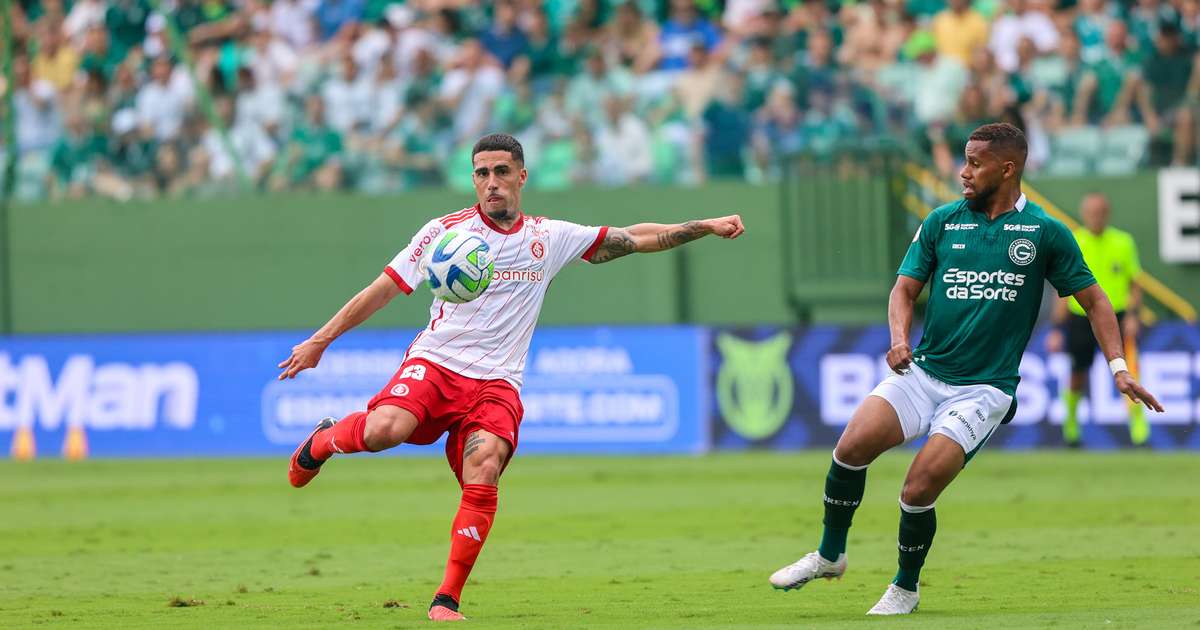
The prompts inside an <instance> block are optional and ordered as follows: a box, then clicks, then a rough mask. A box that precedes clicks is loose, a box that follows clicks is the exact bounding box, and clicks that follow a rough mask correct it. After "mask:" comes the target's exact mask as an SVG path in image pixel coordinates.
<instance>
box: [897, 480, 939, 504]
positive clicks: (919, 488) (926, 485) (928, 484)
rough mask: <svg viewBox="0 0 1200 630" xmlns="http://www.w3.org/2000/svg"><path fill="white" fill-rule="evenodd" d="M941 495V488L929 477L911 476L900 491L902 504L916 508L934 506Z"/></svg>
mask: <svg viewBox="0 0 1200 630" xmlns="http://www.w3.org/2000/svg"><path fill="white" fill-rule="evenodd" d="M939 494H941V488H940V487H938V484H936V483H934V481H933V479H932V478H930V477H929V476H928V475H919V474H918V475H910V476H909V478H908V479H905V480H904V488H903V489H902V490H901V491H900V502H901V503H904V504H905V505H911V506H914V507H924V506H927V505H933V502H934V501H937V498H938V495H939Z"/></svg>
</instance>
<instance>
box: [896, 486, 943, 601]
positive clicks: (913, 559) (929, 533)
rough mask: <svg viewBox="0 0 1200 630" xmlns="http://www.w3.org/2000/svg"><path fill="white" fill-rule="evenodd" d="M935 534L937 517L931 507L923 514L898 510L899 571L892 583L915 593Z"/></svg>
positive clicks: (902, 509)
mask: <svg viewBox="0 0 1200 630" xmlns="http://www.w3.org/2000/svg"><path fill="white" fill-rule="evenodd" d="M935 532H937V516H936V515H935V514H934V510H933V507H930V508H929V509H928V510H925V511H924V512H909V511H908V510H905V509H904V506H902V507H901V508H900V537H899V540H898V544H897V547H899V548H900V570H899V571H898V572H897V573H896V578H895V579H894V580H892V583H893V584H895V585H896V586H899V587H900V588H903V589H906V590H910V591H915V590H917V582H918V580H920V578H921V567H922V566H923V565H924V564H925V556H926V555H928V554H929V548H930V547H931V546H933V534H934V533H935Z"/></svg>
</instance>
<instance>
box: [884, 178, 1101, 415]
mask: <svg viewBox="0 0 1200 630" xmlns="http://www.w3.org/2000/svg"><path fill="white" fill-rule="evenodd" d="M899 273H900V274H901V275H905V276H909V277H911V278H915V279H917V280H920V281H922V282H928V283H929V303H928V305H927V306H926V307H925V331H924V333H923V334H922V335H921V343H920V344H919V345H918V346H917V349H916V350H914V351H913V358H914V360H915V362H916V364H917V365H919V366H920V367H921V369H922V370H925V371H926V372H928V373H929V375H930V376H933V377H934V378H936V379H938V380H940V381H942V382H945V383H949V384H951V385H978V384H984V385H991V386H993V387H996V388H997V389H999V390H1001V391H1003V392H1004V393H1006V394H1008V395H1010V396H1015V395H1016V391H1017V383H1018V382H1019V381H1020V376H1019V375H1018V368H1019V367H1020V365H1021V355H1022V353H1023V352H1024V351H1025V346H1026V345H1027V344H1028V343H1029V336H1030V335H1031V334H1032V333H1033V325H1034V322H1036V321H1037V316H1038V309H1039V308H1040V307H1041V304H1042V286H1043V280H1049V281H1050V284H1052V285H1054V288H1055V289H1057V290H1058V294H1059V295H1060V296H1067V295H1071V294H1074V293H1076V292H1078V291H1081V290H1083V289H1086V288H1088V287H1090V286H1091V285H1093V284H1096V279H1095V278H1093V277H1092V272H1091V271H1090V270H1089V269H1088V267H1087V264H1086V263H1084V261H1083V255H1082V254H1081V253H1080V252H1079V245H1078V244H1077V243H1076V242H1075V237H1074V236H1073V235H1072V234H1071V232H1070V230H1068V229H1067V227H1066V226H1065V225H1063V224H1062V223H1060V222H1058V221H1056V220H1054V219H1052V218H1051V217H1049V216H1047V215H1046V212H1045V211H1044V210H1042V209H1041V208H1040V207H1038V206H1037V205H1036V204H1033V203H1029V202H1028V201H1027V200H1026V199H1025V195H1021V198H1020V199H1019V200H1018V201H1017V205H1016V208H1015V209H1014V210H1013V211H1011V212H1006V213H1004V214H1002V215H1000V216H998V217H996V219H995V220H993V221H989V220H988V218H987V215H985V214H983V213H980V212H975V211H974V210H971V209H970V207H968V205H967V202H966V201H965V200H963V201H956V202H954V203H950V204H947V205H944V206H942V207H940V208H937V209H936V210H934V211H933V212H931V213H930V214H929V216H928V217H926V218H925V221H924V222H922V223H921V227H920V228H919V229H918V230H917V235H916V236H915V237H913V242H912V245H910V246H909V248H908V254H907V255H906V256H905V257H904V262H903V263H901V265H900V272H899Z"/></svg>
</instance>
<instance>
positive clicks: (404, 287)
mask: <svg viewBox="0 0 1200 630" xmlns="http://www.w3.org/2000/svg"><path fill="white" fill-rule="evenodd" d="M383 273H386V274H387V275H388V277H389V278H391V279H392V282H395V283H396V286H398V287H400V290H401V291H403V292H404V295H412V287H410V286H408V283H407V282H405V281H404V278H401V277H400V274H398V273H396V270H395V269H392V268H391V267H384V268H383Z"/></svg>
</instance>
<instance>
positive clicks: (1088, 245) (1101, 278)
mask: <svg viewBox="0 0 1200 630" xmlns="http://www.w3.org/2000/svg"><path fill="white" fill-rule="evenodd" d="M1079 212H1080V215H1081V217H1082V219H1083V226H1082V227H1080V228H1077V229H1076V230H1075V240H1076V241H1078V242H1079V249H1080V250H1081V251H1082V252H1083V259H1084V261H1085V262H1086V263H1087V266H1088V268H1090V269H1091V270H1092V274H1093V275H1095V276H1096V281H1097V282H1098V283H1099V284H1100V288H1101V289H1104V292H1105V293H1106V294H1107V295H1108V299H1109V300H1110V301H1111V302H1112V305H1113V310H1114V311H1116V312H1117V319H1118V320H1119V321H1120V322H1121V336H1122V339H1123V341H1124V343H1125V357H1126V358H1127V359H1128V361H1129V371H1130V373H1131V374H1134V375H1136V374H1137V361H1136V359H1137V347H1136V338H1137V334H1138V326H1139V322H1138V316H1137V312H1138V309H1139V308H1140V307H1141V305H1142V289H1141V287H1139V286H1138V284H1137V280H1136V278H1137V276H1138V274H1140V273H1141V272H1142V266H1141V264H1140V263H1139V262H1138V254H1137V245H1136V244H1135V243H1134V242H1133V236H1131V235H1130V234H1129V233H1128V232H1124V231H1121V230H1118V229H1116V228H1114V227H1111V226H1109V225H1108V218H1109V203H1108V198H1107V197H1105V196H1104V195H1102V194H1100V193H1092V194H1089V195H1087V196H1086V197H1084V198H1083V202H1082V204H1081V206H1080V211H1079ZM1054 323H1055V324H1056V325H1057V329H1055V330H1053V331H1051V332H1050V334H1049V336H1048V337H1047V338H1046V349H1047V350H1049V351H1050V352H1060V351H1062V350H1063V348H1064V344H1065V348H1066V351H1067V353H1068V354H1070V355H1071V385H1070V390H1069V391H1068V392H1066V395H1065V396H1063V401H1064V402H1065V403H1066V405H1067V415H1066V419H1065V420H1064V421H1063V427H1062V428H1063V441H1064V442H1066V444H1067V446H1069V447H1072V448H1077V447H1079V446H1080V445H1081V442H1080V433H1079V400H1080V399H1081V398H1083V392H1084V389H1085V388H1086V387H1087V383H1088V370H1089V369H1090V368H1091V367H1092V361H1093V360H1094V359H1095V357H1096V352H1097V349H1098V346H1097V344H1096V338H1095V337H1094V336H1093V335H1092V327H1091V325H1090V324H1089V323H1088V319H1087V317H1085V316H1084V312H1083V307H1081V306H1080V305H1079V302H1076V301H1075V298H1067V299H1065V300H1059V301H1058V303H1057V304H1056V305H1055V308H1054ZM1149 439H1150V424H1149V423H1147V422H1146V414H1145V412H1143V411H1142V407H1141V405H1130V406H1129V440H1130V442H1132V443H1133V445H1134V446H1142V445H1144V444H1146V441H1147V440H1149Z"/></svg>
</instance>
